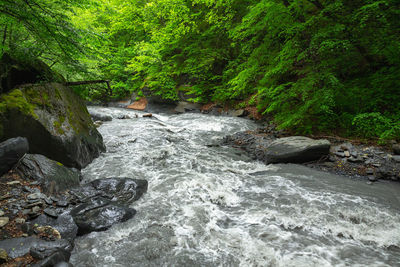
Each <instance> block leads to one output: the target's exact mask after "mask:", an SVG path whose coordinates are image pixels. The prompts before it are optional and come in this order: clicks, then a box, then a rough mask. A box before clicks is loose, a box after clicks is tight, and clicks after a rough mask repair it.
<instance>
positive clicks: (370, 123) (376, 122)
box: [352, 112, 391, 138]
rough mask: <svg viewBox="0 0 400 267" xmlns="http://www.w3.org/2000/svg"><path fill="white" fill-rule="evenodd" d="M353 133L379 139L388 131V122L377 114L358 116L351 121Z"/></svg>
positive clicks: (389, 124)
mask: <svg viewBox="0 0 400 267" xmlns="http://www.w3.org/2000/svg"><path fill="white" fill-rule="evenodd" d="M352 124H353V126H355V128H356V129H355V132H356V133H357V134H358V135H359V136H361V137H366V138H371V137H379V136H380V135H382V134H383V133H384V132H386V131H388V130H389V129H390V126H391V123H390V120H389V119H388V118H386V117H384V116H382V114H380V113H379V112H373V113H362V114H358V115H357V116H355V117H354V119H353V123H352Z"/></svg>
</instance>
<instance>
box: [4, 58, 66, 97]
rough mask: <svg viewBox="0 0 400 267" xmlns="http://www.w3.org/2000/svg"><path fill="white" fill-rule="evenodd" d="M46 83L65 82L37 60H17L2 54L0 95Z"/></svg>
mask: <svg viewBox="0 0 400 267" xmlns="http://www.w3.org/2000/svg"><path fill="white" fill-rule="evenodd" d="M40 81H47V82H65V80H64V78H63V77H62V76H61V75H59V74H57V73H56V72H54V71H53V70H51V68H50V67H49V66H47V65H46V64H45V63H44V62H42V61H40V60H38V59H30V60H27V59H23V60H21V59H17V58H16V57H12V56H10V55H9V54H7V53H4V54H3V56H2V58H1V59H0V93H3V94H4V93H7V92H9V91H10V90H12V89H14V88H16V87H18V86H20V85H23V84H32V83H38V82H40Z"/></svg>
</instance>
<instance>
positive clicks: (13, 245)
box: [0, 236, 72, 259]
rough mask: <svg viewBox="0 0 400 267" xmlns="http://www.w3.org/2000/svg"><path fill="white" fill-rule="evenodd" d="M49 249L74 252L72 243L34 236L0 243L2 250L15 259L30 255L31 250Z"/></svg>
mask: <svg viewBox="0 0 400 267" xmlns="http://www.w3.org/2000/svg"><path fill="white" fill-rule="evenodd" d="M38 247H47V248H59V249H64V250H67V251H71V250H72V245H71V243H70V242H68V241H67V240H64V239H58V240H56V241H45V240H42V239H39V238H37V237H34V236H30V237H19V238H12V239H6V240H1V241H0V248H2V249H4V250H5V251H6V252H7V254H8V256H9V257H11V258H13V259H15V258H18V257H21V256H24V255H25V254H27V253H29V251H30V249H31V248H38Z"/></svg>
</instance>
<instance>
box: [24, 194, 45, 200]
mask: <svg viewBox="0 0 400 267" xmlns="http://www.w3.org/2000/svg"><path fill="white" fill-rule="evenodd" d="M44 197H46V196H45V195H43V194H42V193H32V194H29V195H28V196H27V198H28V199H41V198H44Z"/></svg>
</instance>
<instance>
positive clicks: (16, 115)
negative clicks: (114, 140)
mask: <svg viewBox="0 0 400 267" xmlns="http://www.w3.org/2000/svg"><path fill="white" fill-rule="evenodd" d="M15 136H23V137H26V138H27V139H28V141H29V148H30V152H31V153H35V154H42V155H45V156H47V157H48V158H51V159H53V160H56V161H59V162H61V163H63V164H64V165H66V166H68V167H76V168H78V169H81V168H83V167H85V166H87V165H88V164H89V163H90V162H91V161H92V160H93V159H94V158H96V157H97V156H99V154H100V152H102V151H105V146H104V144H103V138H102V136H101V135H100V133H99V132H98V131H97V129H96V127H95V125H94V124H93V121H92V119H91V118H90V115H89V113H88V111H87V108H86V106H85V104H84V102H83V101H82V100H81V99H80V98H79V97H78V96H77V95H76V94H75V93H74V92H73V91H72V90H71V89H70V88H69V87H66V86H64V85H62V84H58V83H47V84H37V85H29V86H28V85H27V86H24V87H22V88H19V89H14V90H13V91H11V92H9V93H8V94H5V95H2V96H1V97H0V141H3V140H6V139H8V138H11V137H15Z"/></svg>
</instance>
